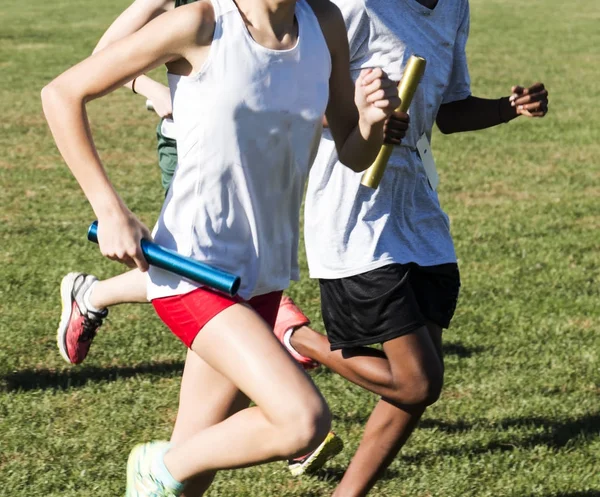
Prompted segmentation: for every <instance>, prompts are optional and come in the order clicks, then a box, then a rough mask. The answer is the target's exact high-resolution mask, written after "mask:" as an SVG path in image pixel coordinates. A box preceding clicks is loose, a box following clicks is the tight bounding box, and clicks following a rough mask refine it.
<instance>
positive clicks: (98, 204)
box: [89, 188, 127, 219]
mask: <svg viewBox="0 0 600 497" xmlns="http://www.w3.org/2000/svg"><path fill="white" fill-rule="evenodd" d="M89 201H90V204H91V206H92V209H93V210H94V214H96V218H97V219H109V218H112V217H115V216H119V215H123V214H124V213H125V212H126V211H127V207H126V206H125V204H124V202H123V201H122V200H121V198H120V197H119V195H118V194H117V192H116V191H114V190H113V189H112V188H111V190H110V191H107V192H104V193H102V194H100V195H97V196H95V197H92V198H90V199H89Z"/></svg>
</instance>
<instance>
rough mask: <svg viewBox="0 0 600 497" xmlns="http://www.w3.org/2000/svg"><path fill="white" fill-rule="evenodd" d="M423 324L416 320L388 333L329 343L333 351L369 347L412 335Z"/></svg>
mask: <svg viewBox="0 0 600 497" xmlns="http://www.w3.org/2000/svg"><path fill="white" fill-rule="evenodd" d="M423 326H425V324H424V323H420V322H415V323H411V324H408V325H406V326H403V327H402V328H399V329H397V330H394V331H389V332H387V333H382V334H380V335H378V336H370V337H363V338H357V339H356V340H351V341H349V342H336V343H331V342H329V344H330V348H331V351H332V352H333V351H335V350H341V349H351V348H354V347H367V346H369V345H376V344H378V343H385V342H389V341H390V340H394V339H396V338H400V337H403V336H406V335H410V334H411V333H414V332H415V331H417V330H418V329H419V328H422V327H423Z"/></svg>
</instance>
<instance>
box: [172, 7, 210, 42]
mask: <svg viewBox="0 0 600 497" xmlns="http://www.w3.org/2000/svg"><path fill="white" fill-rule="evenodd" d="M166 16H169V19H168V21H169V24H168V25H169V30H170V31H172V32H173V34H174V35H176V36H178V37H180V38H188V39H193V41H194V42H195V43H197V44H199V45H206V44H209V43H210V42H211V41H212V37H213V33H214V30H215V18H216V15H215V10H214V8H213V6H212V4H211V3H210V1H208V0H201V1H198V2H193V3H188V4H186V5H181V6H180V7H178V8H176V9H172V10H171V11H170V12H168V13H167V14H166ZM166 16H165V17H166ZM161 17H162V16H161ZM165 21H166V19H165Z"/></svg>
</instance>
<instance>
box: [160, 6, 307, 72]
mask: <svg viewBox="0 0 600 497" xmlns="http://www.w3.org/2000/svg"><path fill="white" fill-rule="evenodd" d="M224 1H226V2H230V3H231V6H232V7H233V9H232V10H235V12H236V14H235V15H236V16H237V18H238V19H239V22H240V24H241V26H242V29H243V31H244V36H245V37H246V38H247V39H248V40H249V41H250V42H251V43H252V44H253V45H254V46H255V47H257V48H259V49H260V50H263V51H265V52H266V53H268V54H271V55H279V56H284V55H289V54H292V53H294V52H295V51H296V50H298V47H299V46H300V40H301V39H302V37H303V31H304V28H303V25H304V23H303V22H300V18H299V16H298V10H297V9H298V4H299V3H300V2H301V1H302V0H297V1H296V8H295V9H294V11H295V15H294V18H295V19H296V23H297V24H298V37H297V39H296V44H295V45H294V46H293V47H291V48H288V49H286V50H273V49H272V48H267V47H263V46H262V45H261V44H260V43H258V42H257V41H256V40H255V39H254V38H252V35H251V34H250V32H249V31H248V28H247V26H246V23H245V22H244V18H243V17H242V14H241V13H240V11H239V9H238V8H237V5H236V3H235V2H234V1H233V0H224ZM213 8H214V6H213ZM309 8H310V7H309ZM215 35H216V28H215ZM215 35H213V42H214V40H215V38H216V36H215ZM211 54H212V43H211V47H210V49H209V52H208V56H207V57H206V60H205V61H204V63H203V64H202V67H200V69H198V70H197V71H196V72H192V73H190V74H188V75H187V76H186V75H185V74H177V73H174V72H170V71H169V70H168V69H167V76H169V75H170V76H174V77H177V78H182V79H184V80H186V79H187V80H194V79H198V77H199V76H200V75H201V74H202V73H203V72H204V71H205V70H206V68H207V67H208V64H209V63H210V59H211V56H212V55H211Z"/></svg>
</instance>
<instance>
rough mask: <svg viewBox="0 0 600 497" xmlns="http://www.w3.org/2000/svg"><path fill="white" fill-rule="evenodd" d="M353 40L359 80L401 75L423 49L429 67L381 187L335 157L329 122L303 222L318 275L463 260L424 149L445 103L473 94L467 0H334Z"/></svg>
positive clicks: (354, 70) (310, 259)
mask: <svg viewBox="0 0 600 497" xmlns="http://www.w3.org/2000/svg"><path fill="white" fill-rule="evenodd" d="M334 2H335V3H336V4H337V5H338V6H339V7H340V9H341V11H342V14H343V16H344V20H345V22H346V27H347V29H348V37H349V41H350V66H351V72H352V76H353V78H354V79H356V78H357V77H358V75H359V73H360V71H361V69H363V68H366V67H382V68H383V69H384V70H385V71H386V72H387V74H388V75H389V76H390V78H391V79H393V80H400V78H401V76H402V71H403V69H404V66H405V64H406V62H407V61H408V59H409V58H410V56H411V55H412V54H418V55H421V56H422V57H425V59H426V60H427V67H426V70H425V75H424V77H423V79H422V81H421V84H420V85H419V88H418V90H417V92H416V94H415V97H414V99H413V101H412V104H411V107H410V110H409V113H410V116H411V122H410V127H409V130H408V132H407V135H406V137H405V138H404V140H403V142H402V145H401V146H399V147H395V149H394V152H393V154H392V157H391V158H390V161H389V163H388V167H387V169H386V172H385V174H384V177H383V179H382V181H381V184H380V185H379V188H377V189H376V190H372V189H370V188H367V187H364V186H362V185H361V184H360V181H361V177H362V173H355V172H353V171H351V170H350V169H349V168H347V167H345V166H343V165H342V164H341V163H339V161H338V160H337V154H336V151H335V145H334V143H333V140H332V138H331V135H330V133H329V132H328V130H325V131H324V133H323V137H322V139H321V144H320V147H319V152H318V155H317V158H316V160H315V163H314V165H313V168H312V170H311V173H310V177H309V184H308V190H307V197H306V207H305V218H304V227H305V228H304V229H305V241H306V251H307V257H308V264H309V269H310V275H311V277H313V278H325V279H334V278H342V277H347V276H352V275H355V274H360V273H363V272H366V271H370V270H372V269H376V268H378V267H382V266H385V265H388V264H391V263H395V262H397V263H403V264H405V263H409V262H414V263H417V264H419V265H421V266H432V265H437V264H444V263H449V262H455V261H456V254H455V252H454V245H453V242H452V237H451V235H450V225H449V221H448V217H447V216H446V214H444V212H443V211H442V209H441V207H440V204H439V201H438V197H437V194H436V192H435V191H434V190H433V189H432V188H431V186H430V185H429V181H428V179H427V175H426V173H425V169H424V167H423V164H422V162H421V159H420V157H419V155H418V153H417V150H416V143H417V141H418V140H419V138H420V137H421V136H422V135H423V134H426V135H427V137H428V138H429V139H430V140H431V129H432V127H433V125H434V123H435V117H436V115H437V112H438V110H439V107H440V105H441V104H442V103H447V102H452V101H456V100H462V99H465V98H467V97H468V96H469V95H470V93H471V92H470V79H469V72H468V68H467V60H466V55H465V45H466V42H467V37H468V33H469V3H468V0H439V1H438V4H437V6H436V7H435V9H433V10H430V9H427V8H426V7H423V6H422V5H421V4H419V3H418V2H417V1H416V0H364V1H362V0H334Z"/></svg>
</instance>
